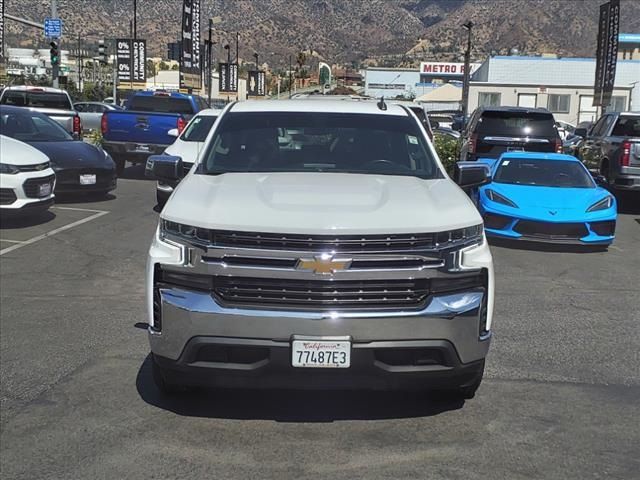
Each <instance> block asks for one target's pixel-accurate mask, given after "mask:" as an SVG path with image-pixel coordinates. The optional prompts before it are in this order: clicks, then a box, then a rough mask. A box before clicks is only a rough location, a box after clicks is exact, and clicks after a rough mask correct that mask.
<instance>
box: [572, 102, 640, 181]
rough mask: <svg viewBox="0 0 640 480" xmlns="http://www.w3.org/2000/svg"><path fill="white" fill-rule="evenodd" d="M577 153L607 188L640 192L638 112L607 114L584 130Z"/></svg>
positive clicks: (579, 130) (580, 130) (578, 132)
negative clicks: (582, 140)
mask: <svg viewBox="0 0 640 480" xmlns="http://www.w3.org/2000/svg"><path fill="white" fill-rule="evenodd" d="M576 134H578V135H580V134H582V136H584V137H585V140H584V142H583V143H582V144H581V146H580V150H579V156H580V159H581V160H582V161H583V162H584V164H585V165H586V166H587V168H588V169H589V170H592V171H594V172H598V173H600V175H602V176H603V177H604V178H605V179H606V183H607V185H608V186H609V187H610V188H615V189H619V190H635V191H640V112H623V113H619V112H616V113H607V114H605V115H603V116H602V117H601V118H600V119H599V120H598V121H597V122H596V124H595V125H594V126H593V127H592V128H591V129H590V130H589V132H588V133H587V132H586V131H585V130H583V129H576Z"/></svg>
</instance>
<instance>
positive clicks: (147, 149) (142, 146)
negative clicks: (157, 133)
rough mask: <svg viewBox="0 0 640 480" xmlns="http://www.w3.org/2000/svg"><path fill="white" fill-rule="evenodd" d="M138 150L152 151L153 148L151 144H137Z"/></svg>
mask: <svg viewBox="0 0 640 480" xmlns="http://www.w3.org/2000/svg"><path fill="white" fill-rule="evenodd" d="M136 150H137V151H138V152H150V151H151V149H150V148H149V145H136Z"/></svg>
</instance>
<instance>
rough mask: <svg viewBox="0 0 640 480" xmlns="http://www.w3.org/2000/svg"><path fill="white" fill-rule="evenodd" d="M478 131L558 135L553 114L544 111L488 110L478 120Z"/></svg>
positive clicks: (481, 132) (520, 134)
mask: <svg viewBox="0 0 640 480" xmlns="http://www.w3.org/2000/svg"><path fill="white" fill-rule="evenodd" d="M477 130H478V133H480V134H494V135H495V134H500V135H513V136H522V135H524V136H529V135H533V136H540V137H553V136H556V135H557V130H556V127H555V122H554V120H553V115H551V114H550V113H544V112H509V111H486V112H484V113H483V114H482V117H480V121H479V122H478V128H477Z"/></svg>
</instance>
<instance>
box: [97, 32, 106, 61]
mask: <svg viewBox="0 0 640 480" xmlns="http://www.w3.org/2000/svg"><path fill="white" fill-rule="evenodd" d="M98 56H99V57H100V61H101V62H103V63H107V46H106V44H105V43H104V38H103V39H100V40H98Z"/></svg>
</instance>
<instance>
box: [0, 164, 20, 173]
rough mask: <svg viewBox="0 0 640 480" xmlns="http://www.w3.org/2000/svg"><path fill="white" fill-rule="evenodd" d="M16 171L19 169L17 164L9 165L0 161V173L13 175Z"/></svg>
mask: <svg viewBox="0 0 640 480" xmlns="http://www.w3.org/2000/svg"><path fill="white" fill-rule="evenodd" d="M18 172H20V169H19V168H18V167H17V166H15V165H11V164H9V163H0V173H5V174H7V175H15V174H16V173H18Z"/></svg>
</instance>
